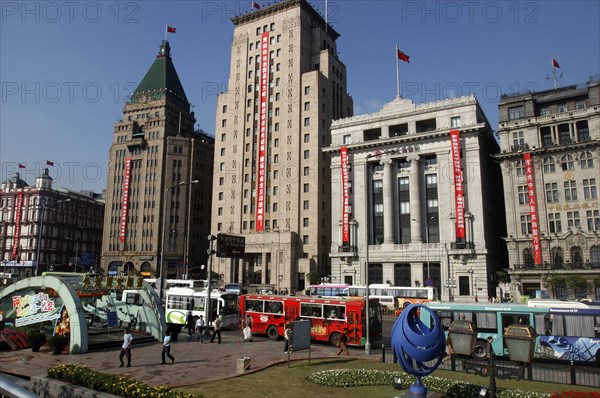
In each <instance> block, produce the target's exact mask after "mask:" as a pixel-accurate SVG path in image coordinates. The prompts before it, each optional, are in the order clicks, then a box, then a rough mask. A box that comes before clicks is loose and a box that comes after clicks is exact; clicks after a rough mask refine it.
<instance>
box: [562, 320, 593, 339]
mask: <svg viewBox="0 0 600 398" xmlns="http://www.w3.org/2000/svg"><path fill="white" fill-rule="evenodd" d="M565 321H566V322H565V323H566V325H567V333H566V335H567V336H578V337H595V333H594V317H593V316H592V315H586V316H581V315H579V316H577V315H565Z"/></svg>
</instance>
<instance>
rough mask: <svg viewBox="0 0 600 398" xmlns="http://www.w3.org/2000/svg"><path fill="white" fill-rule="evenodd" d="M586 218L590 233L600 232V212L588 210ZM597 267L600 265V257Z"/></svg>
mask: <svg viewBox="0 0 600 398" xmlns="http://www.w3.org/2000/svg"><path fill="white" fill-rule="evenodd" d="M585 217H586V218H587V228H588V231H600V210H587V211H586V212H585ZM597 265H600V257H599V258H598V264H597Z"/></svg>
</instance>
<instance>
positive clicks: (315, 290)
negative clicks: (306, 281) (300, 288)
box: [308, 283, 350, 297]
mask: <svg viewBox="0 0 600 398" xmlns="http://www.w3.org/2000/svg"><path fill="white" fill-rule="evenodd" d="M349 286H350V285H348V284H347V283H341V284H336V283H321V284H318V285H310V286H309V287H308V291H309V295H310V296H317V297H348V287H349Z"/></svg>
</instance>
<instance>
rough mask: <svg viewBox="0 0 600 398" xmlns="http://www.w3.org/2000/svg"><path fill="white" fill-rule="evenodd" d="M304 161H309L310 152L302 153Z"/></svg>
mask: <svg viewBox="0 0 600 398" xmlns="http://www.w3.org/2000/svg"><path fill="white" fill-rule="evenodd" d="M304 159H310V150H308V149H306V150H305V151H304Z"/></svg>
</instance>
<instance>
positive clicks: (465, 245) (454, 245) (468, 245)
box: [450, 242, 475, 250]
mask: <svg viewBox="0 0 600 398" xmlns="http://www.w3.org/2000/svg"><path fill="white" fill-rule="evenodd" d="M450 248H451V249H454V250H460V249H469V250H473V249H475V243H473V242H451V243H450Z"/></svg>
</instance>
